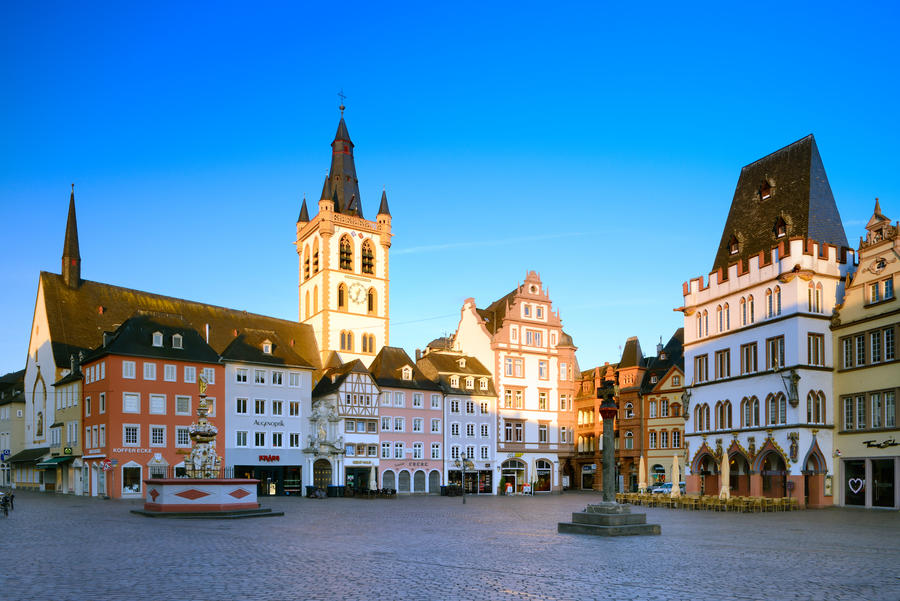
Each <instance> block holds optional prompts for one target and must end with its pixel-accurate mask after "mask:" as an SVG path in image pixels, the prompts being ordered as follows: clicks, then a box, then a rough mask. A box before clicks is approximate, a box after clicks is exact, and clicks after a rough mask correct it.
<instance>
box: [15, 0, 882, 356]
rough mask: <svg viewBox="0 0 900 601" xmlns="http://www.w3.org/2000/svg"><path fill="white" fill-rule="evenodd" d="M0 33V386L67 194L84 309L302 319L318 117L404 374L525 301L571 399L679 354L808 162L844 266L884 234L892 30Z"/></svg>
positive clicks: (684, 26) (671, 11)
mask: <svg viewBox="0 0 900 601" xmlns="http://www.w3.org/2000/svg"><path fill="white" fill-rule="evenodd" d="M129 4H130V3H124V4H123V3H111V4H104V5H102V6H99V5H75V4H73V3H63V2H58V3H56V2H42V3H33V2H31V3H27V2H22V3H12V2H6V3H3V6H2V8H0V82H2V83H0V85H2V94H0V107H2V109H0V224H2V229H3V233H2V235H0V257H2V263H0V278H2V281H3V282H4V286H3V294H2V295H0V311H2V315H3V324H2V327H0V372H7V371H12V370H16V369H21V368H22V367H23V366H24V363H25V354H26V352H27V343H28V332H29V327H30V323H31V318H32V312H33V309H34V300H35V294H36V291H37V282H38V272H39V271H40V270H49V271H54V272H58V271H59V268H60V255H61V252H62V243H63V234H64V229H65V219H66V209H67V204H68V198H69V184H70V183H71V182H74V183H75V184H76V201H77V208H78V226H79V233H80V239H81V255H82V260H83V271H82V275H83V277H85V278H86V279H91V280H96V281H101V282H108V283H113V284H117V285H121V286H127V287H133V288H138V289H142V290H148V291H152V292H157V293H161V294H167V295H173V296H178V297H183V298H188V299H191V300H197V301H203V302H209V303H214V304H218V305H224V306H227V307H234V308H240V309H247V310H250V311H254V312H258V313H263V314H268V315H274V316H279V317H284V318H289V319H295V318H296V317H297V256H296V253H295V251H294V247H293V246H292V245H291V242H292V241H293V239H294V229H295V226H294V223H295V221H296V218H297V213H298V211H299V207H300V201H301V198H302V196H303V195H304V194H307V195H308V197H309V198H310V199H311V200H316V199H317V197H318V194H319V193H320V191H321V185H322V180H323V177H324V175H325V174H326V173H327V170H328V167H329V161H330V154H329V153H330V149H329V143H330V142H331V140H332V138H333V136H334V132H335V129H336V127H337V121H338V117H339V113H338V110H337V106H338V104H339V102H338V97H337V92H338V91H339V90H341V89H342V88H343V90H344V92H345V93H346V95H347V100H346V105H347V111H346V120H347V125H348V127H349V131H350V135H351V137H352V138H353V141H354V142H355V144H356V165H357V172H358V175H359V181H360V190H361V194H362V200H363V206H364V210H365V212H366V214H367V216H369V217H372V216H374V213H375V211H376V209H377V206H378V205H377V203H378V198H379V196H380V193H381V190H382V187H384V186H386V187H387V192H388V198H389V201H390V206H391V212H392V214H393V225H394V232H395V234H396V236H395V238H394V244H393V248H392V260H391V317H392V328H391V342H392V344H394V345H398V346H403V347H405V348H406V349H407V351H409V352H410V353H412V352H413V350H414V349H415V348H417V347H421V346H424V344H426V343H427V342H428V341H429V340H431V339H432V338H434V337H436V336H439V335H441V334H443V333H447V332H452V331H453V330H454V329H455V327H456V323H457V320H458V316H459V309H460V306H461V304H462V302H463V300H464V299H466V298H467V297H470V296H471V297H474V298H475V299H476V300H477V302H478V304H479V305H480V306H485V305H487V304H488V303H490V302H491V301H493V300H495V299H496V298H499V297H500V296H502V295H503V294H505V293H507V292H508V291H509V290H511V289H512V288H513V287H514V286H515V285H516V284H517V283H518V282H519V281H521V280H522V279H523V278H524V277H525V274H526V272H527V271H528V270H530V269H534V270H536V271H538V272H540V274H541V276H542V278H543V280H544V282H545V284H546V285H547V286H549V289H550V293H551V297H552V299H553V301H554V304H555V306H556V307H557V308H558V309H560V310H561V312H562V318H563V322H564V325H565V328H566V330H567V331H569V332H570V333H571V334H572V336H573V337H574V338H575V342H576V344H577V345H578V347H579V351H578V358H579V363H580V365H581V367H582V368H583V369H585V368H588V367H590V366H592V365H596V364H598V363H602V362H603V361H616V360H617V359H618V355H619V347H620V345H623V344H624V341H625V339H626V338H627V337H628V336H632V335H637V336H639V337H640V340H641V343H642V345H643V348H644V351H645V353H649V352H651V351H652V350H653V347H654V344H655V343H656V342H657V341H658V340H659V337H660V336H662V337H663V339H664V341H665V340H667V339H668V337H669V336H670V335H671V334H672V333H673V332H674V330H675V329H676V328H678V327H679V326H680V325H681V319H680V317H681V314H679V313H674V312H673V311H672V308H673V307H677V306H679V305H680V304H681V303H682V297H681V283H682V282H683V281H685V280H687V279H689V278H691V277H695V276H699V275H705V274H707V273H708V271H709V269H710V268H711V266H712V262H713V258H714V254H715V250H716V247H717V244H718V242H719V237H720V235H721V228H722V227H723V225H724V222H725V217H726V216H727V212H728V207H729V204H730V202H731V197H732V194H733V192H734V186H735V184H736V182H737V177H738V174H739V172H740V168H741V167H742V166H743V165H745V164H747V163H750V162H752V161H754V160H756V159H757V158H759V157H761V156H763V155H766V154H768V153H770V152H772V151H774V150H776V149H778V148H780V147H782V146H784V145H786V144H789V143H791V142H793V141H795V140H797V139H799V138H801V137H803V136H805V135H807V134H809V133H814V134H815V136H816V140H817V142H818V145H819V150H820V151H821V154H822V158H823V161H824V163H825V168H826V170H827V173H828V177H829V180H830V182H831V186H832V189H833V191H834V195H835V198H836V199H837V204H838V208H839V210H840V213H841V216H842V218H843V220H844V226H845V229H846V231H847V237H848V239H849V240H850V241H851V244H852V245H854V246H855V245H856V243H857V240H858V236H859V235H860V233H861V232H862V231H863V228H862V226H863V224H864V223H865V221H866V220H867V219H868V217H869V216H870V215H871V212H872V207H873V204H874V198H875V197H876V196H878V197H880V198H881V206H882V209H883V210H884V212H885V213H886V214H887V215H888V216H889V217H891V218H892V219H897V218H900V186H898V177H897V165H898V164H900V152H898V140H900V124H898V114H900V113H898V109H897V107H898V100H897V98H898V97H900V90H898V87H900V84H898V82H900V73H898V57H900V52H898V41H897V40H898V36H897V30H898V24H900V23H898V21H900V20H898V8H897V5H896V4H894V3H875V4H869V3H866V2H855V3H852V4H846V3H823V2H810V3H803V4H793V3H791V4H792V6H786V4H788V3H781V2H777V3H771V4H768V3H751V4H742V5H738V6H736V7H730V6H728V5H723V4H721V3H710V4H708V5H692V4H680V5H677V6H676V5H673V4H671V3H666V4H660V5H654V4H653V3H649V4H648V3H633V6H616V5H611V4H608V3H586V4H584V5H577V4H566V3H557V4H553V3H550V4H548V3H545V2H544V3H528V2H526V3H510V4H508V5H499V4H498V5H494V6H485V5H484V4H486V3H453V4H447V5H445V6H441V5H440V4H441V3H422V2H419V3H409V4H405V5H403V6H399V5H385V7H383V8H382V7H376V6H374V4H376V3H358V4H357V3H353V2H342V3H322V4H320V5H313V4H311V3H300V2H295V3H286V4H284V5H279V4H276V3H272V4H270V3H264V5H263V7H259V6H253V7H252V8H251V5H250V4H247V3H209V4H207V5H205V6H204V5H194V4H193V3H150V4H144V5H140V6H129Z"/></svg>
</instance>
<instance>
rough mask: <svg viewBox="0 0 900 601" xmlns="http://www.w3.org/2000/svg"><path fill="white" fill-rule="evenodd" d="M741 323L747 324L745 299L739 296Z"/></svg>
mask: <svg viewBox="0 0 900 601" xmlns="http://www.w3.org/2000/svg"><path fill="white" fill-rule="evenodd" d="M741 325H742V326H745V325H747V300H746V299H745V298H744V297H743V296H742V297H741Z"/></svg>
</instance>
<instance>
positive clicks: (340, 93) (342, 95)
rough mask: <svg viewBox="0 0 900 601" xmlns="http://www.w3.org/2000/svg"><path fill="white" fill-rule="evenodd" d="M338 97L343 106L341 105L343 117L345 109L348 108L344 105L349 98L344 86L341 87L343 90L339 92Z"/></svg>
mask: <svg viewBox="0 0 900 601" xmlns="http://www.w3.org/2000/svg"><path fill="white" fill-rule="evenodd" d="M338 98H340V99H341V106H340V109H341V117H343V116H344V109H345V108H347V107H345V106H344V100H346V99H347V97H346V96H344V88H341V91H340V92H338Z"/></svg>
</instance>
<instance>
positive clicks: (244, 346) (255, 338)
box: [222, 329, 315, 368]
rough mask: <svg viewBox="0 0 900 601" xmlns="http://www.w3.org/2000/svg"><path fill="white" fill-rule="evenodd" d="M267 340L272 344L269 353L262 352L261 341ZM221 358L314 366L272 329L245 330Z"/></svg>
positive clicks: (225, 359)
mask: <svg viewBox="0 0 900 601" xmlns="http://www.w3.org/2000/svg"><path fill="white" fill-rule="evenodd" d="M267 340H268V341H269V342H270V343H271V344H272V352H271V353H265V352H263V343H264V342H265V341H267ZM222 360H223V361H241V362H245V363H262V364H266V365H283V366H285V367H306V368H313V367H315V366H313V365H310V363H309V362H308V361H307V360H306V359H304V358H303V357H301V356H300V355H298V354H297V353H296V352H294V349H293V348H292V347H291V345H290V344H289V343H288V342H287V341H285V340H282V338H281V336H279V335H278V332H276V331H274V330H255V329H254V330H245V331H244V332H242V333H241V334H239V335H238V337H237V338H235V339H234V340H232V341H231V344H229V345H228V346H227V347H226V348H225V350H224V351H222Z"/></svg>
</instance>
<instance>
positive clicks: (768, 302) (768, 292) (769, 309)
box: [766, 288, 775, 317]
mask: <svg viewBox="0 0 900 601" xmlns="http://www.w3.org/2000/svg"><path fill="white" fill-rule="evenodd" d="M773 315H775V306H774V305H773V303H772V289H771V288H767V289H766V317H772V316H773Z"/></svg>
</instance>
